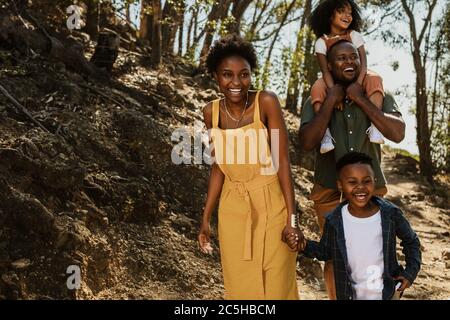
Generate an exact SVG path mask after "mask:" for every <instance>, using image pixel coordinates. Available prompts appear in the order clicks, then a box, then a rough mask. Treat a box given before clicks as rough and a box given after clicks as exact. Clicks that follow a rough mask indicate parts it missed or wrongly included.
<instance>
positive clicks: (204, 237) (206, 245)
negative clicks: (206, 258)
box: [198, 222, 213, 254]
mask: <svg viewBox="0 0 450 320" xmlns="http://www.w3.org/2000/svg"><path fill="white" fill-rule="evenodd" d="M210 241H211V227H210V226H209V223H205V222H203V223H202V225H201V226H200V232H199V233H198V244H199V247H200V251H201V252H203V253H206V254H211V253H212V251H213V248H212V247H211V242H210Z"/></svg>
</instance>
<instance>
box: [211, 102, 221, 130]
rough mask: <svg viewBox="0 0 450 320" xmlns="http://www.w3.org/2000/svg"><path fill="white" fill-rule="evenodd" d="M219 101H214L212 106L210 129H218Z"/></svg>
mask: <svg viewBox="0 0 450 320" xmlns="http://www.w3.org/2000/svg"><path fill="white" fill-rule="evenodd" d="M219 101H220V99H217V100H214V101H213V104H212V127H213V128H218V127H219Z"/></svg>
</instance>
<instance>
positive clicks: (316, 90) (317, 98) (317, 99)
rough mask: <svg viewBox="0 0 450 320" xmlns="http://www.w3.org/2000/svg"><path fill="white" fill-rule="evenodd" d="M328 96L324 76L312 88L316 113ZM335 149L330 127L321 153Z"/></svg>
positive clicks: (312, 99)
mask: <svg viewBox="0 0 450 320" xmlns="http://www.w3.org/2000/svg"><path fill="white" fill-rule="evenodd" d="M326 96H327V85H326V84H325V81H324V80H323V79H322V78H319V79H317V80H316V82H315V83H314V85H313V86H312V88H311V103H312V105H313V109H314V113H316V114H317V113H318V112H319V110H320V106H321V105H322V103H323V101H325V97H326ZM333 149H334V145H333V137H332V136H331V132H330V129H329V128H327V131H325V135H324V136H323V138H322V141H321V143H320V153H326V152H329V151H331V150H333Z"/></svg>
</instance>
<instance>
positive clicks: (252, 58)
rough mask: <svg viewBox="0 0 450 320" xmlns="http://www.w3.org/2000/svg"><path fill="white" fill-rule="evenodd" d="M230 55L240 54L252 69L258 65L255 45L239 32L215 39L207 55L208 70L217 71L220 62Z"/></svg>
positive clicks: (210, 71)
mask: <svg viewBox="0 0 450 320" xmlns="http://www.w3.org/2000/svg"><path fill="white" fill-rule="evenodd" d="M230 56H240V57H242V58H244V59H245V60H247V62H248V63H249V64H250V68H251V70H252V71H253V70H254V69H256V68H257V67H258V58H257V57H256V52H255V48H254V47H253V45H252V44H251V43H250V42H248V41H245V40H244V39H242V38H241V37H240V36H238V35H237V34H231V35H227V36H225V37H222V38H221V39H219V40H217V41H215V42H214V43H213V45H212V46H211V48H210V49H209V52H208V55H207V56H206V68H207V69H208V72H209V73H211V74H213V73H214V72H216V70H217V67H218V66H219V64H220V62H221V61H222V60H223V59H224V58H227V57H230Z"/></svg>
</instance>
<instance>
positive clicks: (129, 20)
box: [125, 1, 131, 23]
mask: <svg viewBox="0 0 450 320" xmlns="http://www.w3.org/2000/svg"><path fill="white" fill-rule="evenodd" d="M125 19H126V20H127V22H128V23H131V13H130V3H129V2H128V1H125Z"/></svg>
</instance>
